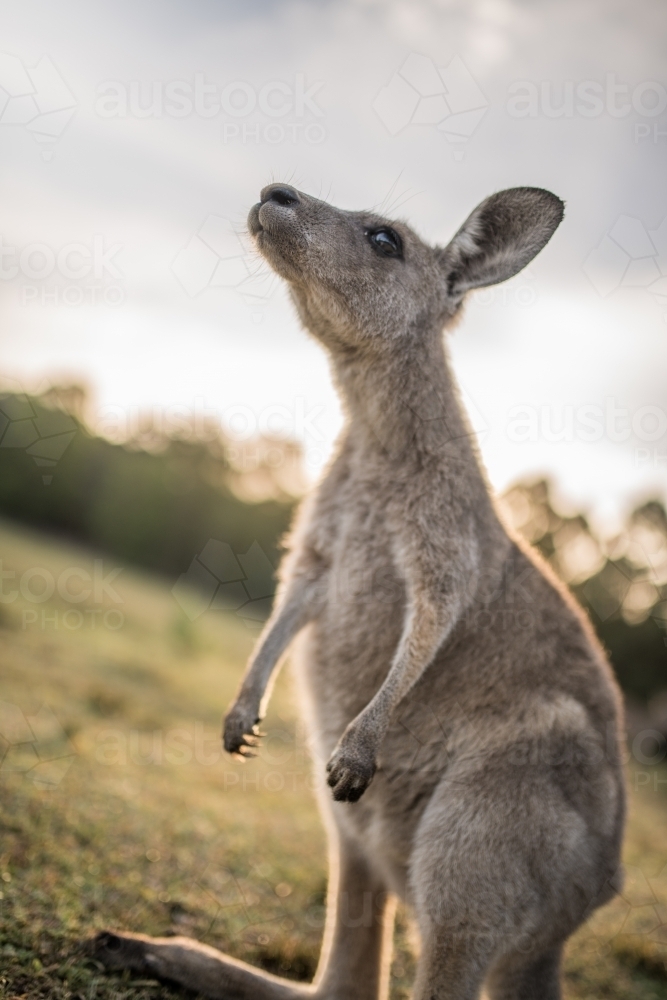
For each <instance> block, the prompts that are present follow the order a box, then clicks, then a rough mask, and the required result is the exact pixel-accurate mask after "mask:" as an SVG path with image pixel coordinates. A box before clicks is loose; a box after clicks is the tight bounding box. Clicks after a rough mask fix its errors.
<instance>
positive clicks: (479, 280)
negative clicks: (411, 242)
mask: <svg viewBox="0 0 667 1000" xmlns="http://www.w3.org/2000/svg"><path fill="white" fill-rule="evenodd" d="M563 210H564V205H563V202H562V201H561V200H560V198H557V197H556V195H555V194H551V192H550V191H543V190H542V188H530V187H523V188H509V189H508V190H507V191H498V193H497V194H492V195H491V197H490V198H486V199H485V200H484V201H483V202H481V204H479V205H478V206H477V208H476V209H475V211H474V212H473V213H472V214H471V215H469V216H468V218H467V219H466V221H465V222H464V223H463V225H462V226H461V228H460V229H459V231H458V233H457V234H456V236H455V237H454V239H453V240H452V242H451V243H450V244H449V246H447V247H445V248H444V250H443V251H442V255H443V262H444V264H445V266H446V268H447V282H448V287H449V292H450V294H451V295H454V296H457V295H462V294H463V293H464V292H467V291H468V289H469V288H480V287H481V286H483V285H497V284H498V282H499V281H505V280H506V279H507V278H511V277H512V275H514V274H516V273H517V272H518V271H520V270H521V269H522V268H523V267H525V266H526V264H528V263H529V262H530V261H531V260H532V259H533V257H535V256H536V255H537V254H538V253H539V252H540V250H541V249H542V247H543V246H545V245H546V244H547V243H548V242H549V240H550V239H551V237H552V236H553V234H554V232H555V231H556V228H557V227H558V225H559V223H560V221H561V219H562V218H563Z"/></svg>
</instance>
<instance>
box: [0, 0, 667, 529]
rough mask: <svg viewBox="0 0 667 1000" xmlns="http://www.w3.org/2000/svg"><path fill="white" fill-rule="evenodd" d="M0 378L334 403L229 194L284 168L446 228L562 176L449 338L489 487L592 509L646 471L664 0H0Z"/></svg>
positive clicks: (127, 405)
mask: <svg viewBox="0 0 667 1000" xmlns="http://www.w3.org/2000/svg"><path fill="white" fill-rule="evenodd" d="M0 17H1V23H2V36H1V37H2V42H1V51H2V55H1V56H0V179H1V187H0V190H1V192H2V194H1V199H2V215H1V217H0V238H1V240H2V243H1V244H0V317H1V320H2V322H1V324H0V379H1V380H2V381H3V382H4V384H6V385H9V386H14V387H18V386H21V387H22V388H23V389H25V390H36V389H40V388H44V387H45V386H46V385H47V384H49V383H51V382H54V381H56V382H68V381H73V380H75V381H78V382H82V383H85V384H86V385H87V386H88V388H89V390H90V403H89V408H88V417H89V419H90V421H91V422H92V424H93V425H94V426H95V427H97V428H98V429H99V430H100V431H101V432H103V433H106V434H108V435H109V436H112V437H115V438H119V437H122V436H123V435H124V434H125V435H126V434H130V433H131V432H132V428H133V426H135V425H136V421H137V419H138V416H139V414H141V413H145V412H148V411H151V412H153V414H154V417H155V419H156V420H157V421H158V422H159V421H162V422H163V424H164V426H165V427H170V426H171V427H173V426H175V425H180V426H181V428H182V427H184V426H189V427H193V428H194V427H196V426H197V423H198V422H203V421H206V420H208V419H214V420H217V421H219V422H221V423H222V424H223V425H224V427H225V428H226V430H227V431H228V432H229V433H230V434H231V435H232V436H233V437H234V438H235V439H236V440H237V441H238V442H239V443H240V444H241V445H245V443H247V442H250V441H251V439H252V437H253V436H254V435H255V434H256V433H258V432H265V433H266V432H269V433H280V434H289V435H292V436H295V437H297V438H298V439H299V440H301V441H302V442H303V445H304V448H305V456H306V467H307V472H308V474H309V476H310V477H311V478H314V477H315V476H316V475H317V474H318V471H319V470H320V469H321V467H322V465H323V464H324V462H325V461H326V459H327V456H328V455H329V454H330V452H331V448H332V446H333V442H334V439H335V436H336V433H337V432H338V430H339V428H340V424H341V414H340V408H339V406H338V402H337V399H336V396H335V394H334V392H333V389H332V387H331V383H330V378H329V371H328V366H327V361H326V358H325V356H324V354H323V353H322V350H321V348H320V347H319V346H318V345H317V344H316V343H314V342H313V341H312V340H311V339H310V338H309V337H308V336H307V335H306V334H305V333H304V332H303V330H301V329H300V327H299V324H298V321H297V319H296V317H295V315H294V312H293V310H292V307H291V304H290V302H289V299H288V296H287V295H286V292H285V289H284V288H282V287H281V285H280V282H279V281H278V280H277V279H276V278H274V277H273V276H272V275H271V274H270V273H269V272H268V270H267V268H266V266H265V265H264V264H263V263H262V262H261V261H259V260H258V258H257V256H256V254H254V252H253V250H252V248H251V247H250V245H249V243H248V240H247V236H246V234H245V218H246V215H247V212H248V209H249V208H250V206H251V205H252V204H253V203H254V202H255V201H257V200H258V195H259V191H260V189H261V188H262V187H263V186H264V185H265V184H267V183H269V182H271V181H274V180H279V181H288V182H290V183H292V184H294V185H295V186H297V187H298V188H300V189H301V190H303V191H305V192H307V193H310V194H313V195H315V196H318V197H322V198H326V199H327V200H329V201H331V202H332V203H334V204H336V205H338V206H340V207H342V208H347V209H362V208H376V209H379V210H381V211H382V212H383V213H384V214H386V215H388V216H389V217H390V218H391V217H398V218H402V219H405V220H406V221H408V222H409V223H410V224H411V225H412V226H413V227H414V228H415V229H416V230H417V232H418V233H419V234H420V235H421V236H422V237H423V238H424V239H426V240H428V241H430V242H433V243H440V244H444V243H446V242H447V241H448V240H449V239H450V238H451V236H452V235H453V233H454V232H455V230H456V229H457V228H458V226H459V225H460V224H461V222H462V221H463V219H464V218H465V217H466V216H467V215H468V213H469V212H470V211H471V210H472V209H473V208H474V207H475V205H476V204H478V203H479V202H480V201H481V200H482V199H483V198H484V197H486V196H487V195H488V194H490V193H491V192H493V191H497V190H500V189H502V188H505V187H514V186H519V185H535V186H539V187H544V188H548V189H550V190H552V191H554V192H555V193H556V194H558V195H559V196H560V197H561V198H563V199H564V201H565V202H566V215H565V220H564V222H563V223H562V225H561V227H560V228H559V229H558V231H557V232H556V234H555V236H554V237H553V239H552V241H551V243H550V244H549V245H548V246H547V248H546V249H545V250H544V251H543V252H542V253H541V254H540V255H539V256H538V257H537V258H536V259H535V261H534V262H533V263H532V264H531V265H530V266H529V267H528V268H527V269H526V270H525V271H524V272H522V273H521V274H519V275H517V276H516V277H515V278H513V279H512V280H511V281H510V282H507V283H506V284H505V285H500V286H497V287H495V288H493V289H486V290H481V291H478V292H476V293H473V294H471V296H470V298H469V302H468V303H467V305H466V311H465V316H464V318H463V321H462V322H461V323H460V324H459V325H458V327H457V329H456V330H455V331H453V332H451V333H448V334H447V336H446V340H447V344H448V350H449V352H450V356H451V359H452V364H453V367H454V370H455V372H456V375H457V378H458V380H459V382H460V384H461V388H462V394H463V399H464V402H465V405H466V407H467V408H468V412H469V415H470V419H471V421H472V424H473V427H474V429H475V431H476V433H477V434H478V438H479V443H480V448H481V452H482V456H483V459H484V462H485V465H486V468H487V470H488V474H489V477H490V479H491V482H492V484H493V486H494V487H495V488H496V489H497V490H503V489H505V488H506V487H507V486H508V485H509V484H511V483H512V482H514V481H516V480H517V479H519V478H521V477H526V476H530V477H534V476H537V475H542V474H546V475H549V476H551V477H552V478H553V479H554V481H555V483H556V486H557V495H558V497H559V501H560V503H561V505H562V506H563V507H572V508H573V509H574V508H577V509H581V508H583V509H585V510H587V511H588V512H589V514H590V516H591V518H592V519H593V521H594V522H596V523H597V524H598V526H600V527H602V528H603V529H604V530H609V531H611V530H613V528H614V527H615V525H616V524H617V523H618V520H619V518H620V517H621V516H622V514H623V513H624V512H625V511H626V510H627V509H628V508H629V507H631V506H632V505H633V504H635V503H637V502H639V501H641V500H644V499H646V498H648V497H651V496H661V497H666V496H667V186H666V185H665V176H666V172H665V165H666V164H665V161H666V159H667V156H666V153H667V66H666V62H667V59H666V52H667V46H665V29H666V28H667V8H666V7H665V6H664V4H662V3H660V2H652V0H638V2H635V3H633V4H628V3H627V2H625V0H620V2H619V0H604V2H603V0H553V2H551V0H537V2H519V0H465V2H455V0H450V2H435V0H431V2H426V0H382V2H381V0H330V2H305V0H285V2H281V0H276V2H269V0H264V2H258V0H244V2H238V3H237V2H234V3H232V2H225V0H216V2H213V0H189V2H185V0H178V2H176V0H169V2H165V0H162V2H153V0H143V2H141V0H140V2H136V0H135V2H132V3H130V2H125V0H115V2H113V3H111V2H106V3H102V2H90V0H87V2H83V0H62V2H61V3H59V4H57V5H54V4H52V3H49V2H47V0H23V2H22V3H21V4H16V3H13V2H7V0H0Z"/></svg>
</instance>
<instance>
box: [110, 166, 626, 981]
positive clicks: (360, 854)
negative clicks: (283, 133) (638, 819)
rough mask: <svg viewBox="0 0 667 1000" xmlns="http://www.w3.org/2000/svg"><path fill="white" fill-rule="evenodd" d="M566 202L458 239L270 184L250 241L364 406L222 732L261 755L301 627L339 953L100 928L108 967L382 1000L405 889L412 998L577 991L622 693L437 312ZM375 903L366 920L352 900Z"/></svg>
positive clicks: (597, 893)
mask: <svg viewBox="0 0 667 1000" xmlns="http://www.w3.org/2000/svg"><path fill="white" fill-rule="evenodd" d="M562 216H563V204H562V202H561V201H560V200H559V199H558V198H557V197H556V196H555V195H553V194H551V193H550V192H548V191H544V190H541V189H538V188H528V187H524V188H513V189H510V190H506V191H501V192H499V193H497V194H493V195H491V196H490V197H489V198H487V199H486V200H484V201H483V202H481V204H480V205H479V206H478V207H477V208H476V209H475V210H474V211H473V212H472V214H471V215H470V216H469V218H468V219H467V220H466V221H465V222H464V224H463V225H462V226H461V228H460V229H459V230H458V232H457V233H456V235H455V236H454V238H453V239H452V241H451V242H450V243H449V245H448V246H446V247H444V248H441V247H431V246H428V245H427V244H426V243H424V242H423V241H422V240H421V239H420V238H419V237H418V236H417V235H416V234H415V233H414V232H413V230H412V229H410V228H409V227H408V226H407V225H406V224H405V223H403V222H389V221H387V220H386V219H384V218H381V217H379V216H378V215H376V214H374V213H373V212H350V211H343V210H340V209H337V208H334V207H332V206H331V205H329V204H327V203H326V202H323V201H320V200H318V199H316V198H313V197H310V196H309V195H306V194H303V193H302V192H300V191H297V190H295V189H294V188H292V187H290V186H287V185H285V184H271V185H270V186H268V187H266V188H264V190H263V191H262V192H261V200H260V202H259V203H258V204H257V205H255V206H254V207H253V208H252V209H251V211H250V214H249V219H248V227H249V231H250V234H251V236H252V238H253V240H254V242H255V244H256V246H257V248H258V250H259V252H260V253H261V254H262V255H263V257H264V258H265V259H266V260H267V261H268V263H269V264H270V266H271V267H272V268H273V269H274V270H275V271H276V272H277V273H278V275H280V276H281V277H282V278H284V279H285V281H286V282H287V283H288V285H289V289H290V292H291V296H292V299H293V300H294V303H295V305H296V309H297V311H298V314H299V316H300V318H301V321H302V323H303V325H304V326H305V327H306V329H307V330H308V331H309V332H310V333H311V334H312V335H313V336H314V337H315V338H316V339H317V340H318V341H319V342H320V343H321V344H322V345H323V346H324V348H325V349H326V350H327V352H328V354H329V358H330V362H331V370H332V374H333V378H334V380H335V383H336V386H337V388H338V391H339V393H340V395H341V398H342V402H343V406H344V410H345V415H346V420H345V425H344V427H343V430H342V433H341V435H340V438H339V441H338V443H337V447H336V449H335V454H334V456H333V458H332V460H331V462H330V464H329V466H328V468H327V470H326V472H325V474H324V476H323V477H322V479H321V482H320V483H319V485H318V487H317V488H316V489H315V491H314V492H313V494H312V495H311V496H309V497H308V498H307V499H306V501H305V502H304V504H303V505H302V508H301V510H300V512H299V514H298V516H297V518H296V521H295V526H294V528H293V530H292V532H291V536H290V539H289V543H288V552H287V555H286V557H285V559H284V560H283V565H282V567H281V571H280V586H279V590H278V595H277V598H276V601H275V607H274V610H273V612H272V614H271V617H270V619H269V621H268V622H267V624H266V627H265V628H264V630H263V633H262V635H261V637H260V639H259V642H258V644H257V647H256V650H255V652H254V654H253V656H252V658H251V661H250V663H249V666H248V669H247V671H246V674H245V677H244V679H243V681H242V683H241V687H240V689H239V692H238V694H237V697H236V700H235V701H234V703H233V705H232V707H231V708H230V709H229V712H228V714H227V716H226V718H225V722H224V746H225V748H226V750H228V751H229V752H231V753H234V754H237V755H241V756H244V755H248V754H251V753H252V748H253V747H254V746H255V745H256V744H257V740H258V735H259V734H258V729H257V726H258V723H259V721H260V720H261V718H262V717H263V715H264V712H265V708H266V703H267V699H268V697H269V692H270V688H271V682H272V680H273V678H274V677H275V673H276V667H277V665H278V663H279V661H280V659H281V657H282V656H283V654H284V653H285V651H286V650H287V648H288V646H289V645H290V644H291V643H292V640H293V639H297V636H298V639H297V642H296V644H295V650H294V657H293V658H294V661H295V669H296V671H297V679H298V687H299V690H300V691H301V692H302V693H303V697H304V701H305V706H306V712H307V716H308V718H309V720H310V725H311V728H312V734H313V740H314V745H315V750H316V752H315V758H316V761H317V759H318V758H319V759H320V760H321V761H325V760H328V763H327V765H326V780H327V783H328V785H329V787H330V789H331V793H332V794H331V793H329V792H328V790H327V789H326V786H325V783H324V781H322V782H321V789H320V793H319V798H320V804H321V808H322V811H323V814H324V818H325V822H326V824H327V827H328V829H329V831H330V835H331V841H332V864H331V879H330V889H329V905H328V915H327V924H326V930H325V934H324V944H323V949H322V957H321V960H320V964H319V968H318V971H317V974H316V977H315V980H314V982H313V983H312V984H311V985H302V984H298V983H294V982H292V981H288V980H286V979H281V978H278V977H275V976H272V975H268V974H265V973H263V972H261V971H260V970H258V969H254V968H252V967H251V966H249V965H246V964H244V963H243V962H239V961H236V960H234V959H233V958H230V957H228V956H226V955H223V954H222V953H221V952H219V951H216V950H215V949H213V948H210V947H208V946H206V945H203V944H200V943H197V942H195V941H192V940H189V939H187V938H151V937H147V936H143V935H137V934H129V933H124V932H122V933H121V932H118V933H111V932H105V933H103V934H102V935H100V936H99V937H98V939H97V944H96V954H97V956H98V957H99V958H100V959H101V960H102V961H103V962H104V963H106V965H107V966H109V967H111V968H131V969H134V970H137V971H139V972H142V973H143V974H146V973H150V974H152V975H155V976H157V977H159V978H165V979H168V980H173V981H176V982H178V983H181V984H184V985H186V986H188V987H190V988H191V989H194V990H196V991H198V992H199V993H201V994H204V995H206V996H208V997H211V998H229V1000H232V998H233V1000H297V998H300V997H312V998H314V1000H375V998H383V997H386V996H387V993H388V980H389V973H388V967H389V958H390V951H391V935H392V928H393V901H394V900H395V899H396V898H397V897H399V898H401V899H402V900H404V901H405V902H406V903H407V904H408V905H409V907H410V908H411V910H412V912H413V913H414V916H415V920H416V924H417V927H418V930H419V934H420V938H421V951H420V955H419V958H418V964H417V974H416V982H415V986H414V994H413V995H414V997H415V1000H473V998H476V997H478V996H479V995H480V991H481V990H482V989H484V990H485V991H486V995H487V996H488V997H489V998H491V1000H556V998H558V997H560V996H561V984H560V964H561V956H562V952H563V947H564V944H565V942H566V940H567V938H568V937H569V935H570V934H572V932H573V931H574V930H575V929H576V928H577V927H578V926H579V925H580V924H581V923H582V922H583V921H584V920H585V919H586V918H587V916H588V915H589V914H590V913H591V912H592V911H593V910H594V909H595V908H596V907H597V906H600V905H602V904H603V903H605V902H606V901H608V900H609V899H611V898H612V896H613V895H614V893H615V892H616V891H617V890H618V888H619V887H620V874H619V873H620V869H619V853H620V848H621V841H622V834H623V825H624V814H625V793H624V784H623V777H622V768H621V752H620V746H621V702H620V696H619V692H618V689H617V686H616V683H615V681H614V679H613V676H612V673H611V670H610V668H609V666H608V664H607V661H606V659H605V656H604V653H603V651H602V648H601V647H600V645H599V644H598V642H597V640H596V638H595V636H594V634H593V631H592V629H591V627H590V625H589V623H588V621H587V619H586V618H585V617H584V615H583V614H582V612H581V611H580V610H579V608H578V607H577V605H576V604H575V602H574V601H573V599H572V598H571V597H570V596H569V594H568V593H567V591H566V590H565V588H564V587H563V586H562V585H561V584H559V583H558V582H557V580H556V579H555V578H554V577H553V576H552V574H551V572H550V570H549V569H548V567H547V566H546V565H545V564H544V563H543V562H542V561H541V559H540V558H539V557H538V556H537V555H536V554H535V553H534V552H533V551H532V550H531V549H530V548H529V547H528V546H526V545H525V544H524V543H522V542H521V541H520V540H519V539H518V538H516V537H514V535H513V534H512V532H511V531H510V530H509V529H508V528H507V527H505V525H504V524H503V521H502V518H501V515H500V514H499V512H498V511H497V510H496V507H495V506H494V502H493V500H492V498H491V495H490V490H489V488H488V486H487V483H486V480H485V476H484V473H483V472H482V470H481V466H480V462H479V459H478V456H477V454H476V450H475V446H474V443H473V438H472V435H471V432H470V429H469V427H468V424H467V423H466V419H465V417H464V415H463V412H462V408H461V405H460V403H459V401H458V398H457V390H456V387H455V384H454V380H453V377H452V374H451V372H450V368H449V365H448V362H447V357H446V353H445V348H444V345H443V338H442V331H443V329H444V328H446V327H449V326H451V325H452V324H453V322H454V321H455V319H456V318H457V317H458V316H459V314H460V312H461V307H462V303H463V300H464V298H465V296H466V295H467V293H468V292H469V291H470V290H472V289H475V288H479V287H482V286H485V285H493V284H496V283H498V282H501V281H504V280H505V279H507V278H509V277H511V276H512V275H514V274H516V273H517V272H518V271H520V270H521V268H523V267H524V266H525V265H526V264H528V263H529V261H531V260H532V259H533V258H534V257H535V255H536V254H537V253H539V251H540V250H541V249H542V248H543V247H544V246H545V245H546V243H547V242H548V240H549V239H550V238H551V236H552V234H553V233H554V231H555V230H556V228H557V226H558V225H559V223H560V221H561V219H562ZM316 766H318V765H317V764H316ZM323 773H324V769H323V768H322V774H323ZM369 896H370V898H372V900H373V902H374V916H373V919H372V920H368V921H366V923H367V924H368V926H359V921H358V920H356V919H355V920H350V919H348V917H347V914H357V913H359V912H361V911H362V908H363V903H364V900H368V898H369ZM350 924H353V926H350Z"/></svg>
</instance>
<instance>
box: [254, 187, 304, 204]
mask: <svg viewBox="0 0 667 1000" xmlns="http://www.w3.org/2000/svg"><path fill="white" fill-rule="evenodd" d="M259 197H260V200H261V203H262V205H265V204H266V202H267V201H275V203H276V204H277V205H283V206H284V207H285V208H288V207H289V206H290V205H298V204H299V195H298V194H297V192H296V191H295V190H294V188H293V187H288V186H287V184H269V186H268V187H265V188H263V190H262V192H261V194H260V196H259Z"/></svg>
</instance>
